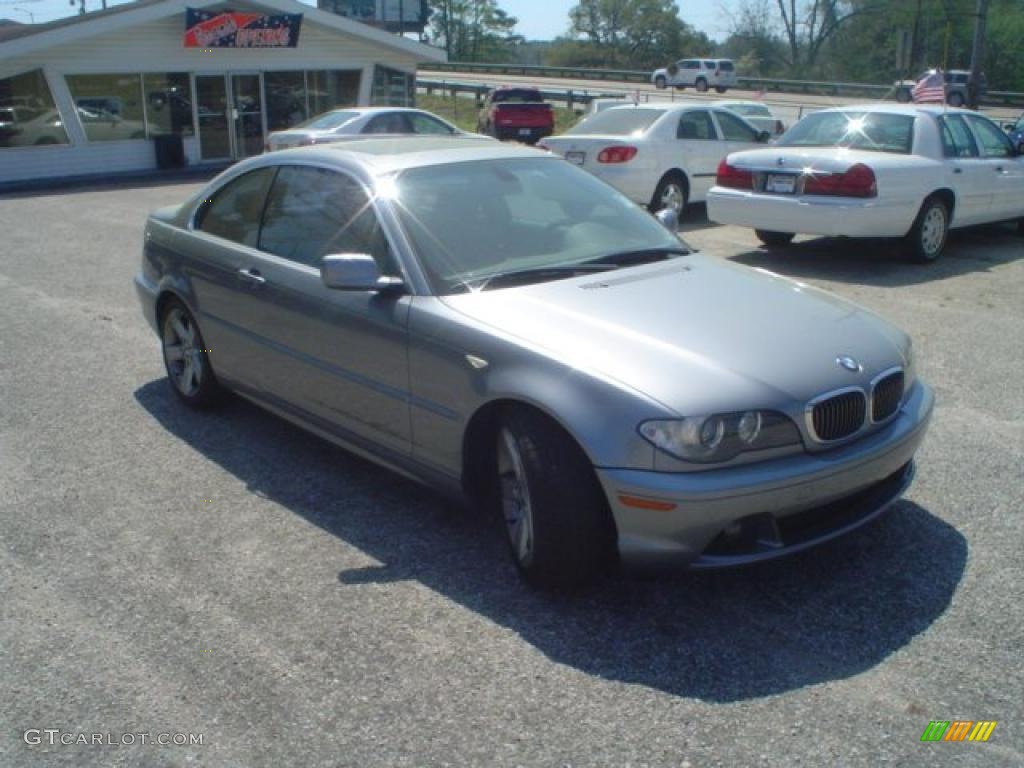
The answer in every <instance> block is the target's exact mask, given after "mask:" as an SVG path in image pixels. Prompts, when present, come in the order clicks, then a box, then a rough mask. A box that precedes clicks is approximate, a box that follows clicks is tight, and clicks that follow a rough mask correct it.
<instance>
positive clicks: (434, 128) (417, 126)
mask: <svg viewBox="0 0 1024 768" xmlns="http://www.w3.org/2000/svg"><path fill="white" fill-rule="evenodd" d="M409 122H411V123H412V132H413V133H432V134H440V135H442V136H451V135H452V133H453V131H452V129H451V128H449V127H448V126H447V125H445V124H444V123H442V122H441V121H440V120H438V119H436V118H433V117H431V116H430V115H423V114H420V113H419V112H410V113H409Z"/></svg>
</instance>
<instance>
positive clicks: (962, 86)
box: [893, 69, 988, 107]
mask: <svg viewBox="0 0 1024 768" xmlns="http://www.w3.org/2000/svg"><path fill="white" fill-rule="evenodd" d="M934 72H935V70H934V69H929V70H925V71H924V72H922V73H921V74H920V75H919V76H918V78H917V79H916V80H897V81H896V82H895V83H894V84H893V87H894V88H895V89H896V101H898V102H900V103H901V104H907V103H909V102H911V101H913V90H914V86H915V85H917V83H918V82H920V81H921V80H923V79H924V78H926V77H928V76H929V75H931V74H933V73H934ZM970 78H971V73H970V71H969V70H966V69H949V70H946V71H945V72H944V73H943V79H944V80H945V81H946V103H947V104H949V105H950V106H951V107H962V106H963V105H964V104H966V103H967V83H968V82H969V81H970ZM987 90H988V82H987V80H986V79H985V75H984V74H982V76H981V92H980V93H979V96H982V95H984V94H985V93H986V91H987Z"/></svg>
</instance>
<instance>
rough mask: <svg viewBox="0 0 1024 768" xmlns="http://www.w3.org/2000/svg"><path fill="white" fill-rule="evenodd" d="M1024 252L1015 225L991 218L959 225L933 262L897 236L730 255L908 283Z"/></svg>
mask: <svg viewBox="0 0 1024 768" xmlns="http://www.w3.org/2000/svg"><path fill="white" fill-rule="evenodd" d="M1020 258H1024V237H1021V236H1020V235H1018V234H1017V225H1016V224H1013V225H1010V224H991V225H987V226H984V227H971V228H968V229H962V230H956V231H954V232H951V233H950V235H949V241H948V243H947V244H946V250H945V252H944V253H943V254H942V256H940V257H939V259H938V260H937V261H935V262H933V263H931V264H912V263H909V262H908V261H907V260H906V259H905V258H904V256H903V253H902V252H901V250H900V244H899V242H898V241H892V240H849V239H846V238H832V237H815V238H810V239H800V240H798V241H797V242H794V243H793V244H791V245H789V246H786V247H784V248H767V247H764V246H762V247H760V248H757V249H754V250H750V251H746V252H744V253H740V254H738V255H736V256H733V257H732V260H733V261H738V262H740V263H741V264H746V265H748V266H751V267H763V268H764V269H768V270H771V271H772V272H777V273H779V274H781V275H786V276H787V277H793V278H821V279H823V280H834V281H837V282H842V283H857V284H863V285H876V286H891V287H896V286H904V285H916V284H917V283H926V282H933V281H938V280H945V279H947V278H952V277H958V276H960V275H963V274H968V273H972V272H988V271H989V270H991V269H992V268H993V267H996V266H998V265H1000V264H1006V263H1009V262H1012V261H1016V260H1017V259H1020Z"/></svg>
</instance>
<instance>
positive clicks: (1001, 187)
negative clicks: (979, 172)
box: [964, 115, 1024, 221]
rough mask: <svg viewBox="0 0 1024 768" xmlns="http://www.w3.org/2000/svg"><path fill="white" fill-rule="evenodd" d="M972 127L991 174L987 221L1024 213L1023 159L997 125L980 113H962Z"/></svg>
mask: <svg viewBox="0 0 1024 768" xmlns="http://www.w3.org/2000/svg"><path fill="white" fill-rule="evenodd" d="M964 119H965V120H966V121H967V122H968V123H969V124H970V126H971V128H972V129H973V130H974V135H975V137H976V138H977V140H978V146H979V147H980V149H981V157H982V159H983V162H984V163H985V165H986V166H987V167H988V169H989V171H990V173H991V176H990V177H989V178H990V179H991V181H990V184H991V190H992V204H991V208H990V210H991V213H990V215H989V216H987V217H986V219H987V220H988V221H999V220H1001V219H1011V218H1018V217H1020V216H1024V158H1022V157H1021V156H1020V155H1019V154H1018V153H1017V150H1016V149H1014V146H1013V143H1012V142H1011V141H1010V139H1009V137H1008V136H1007V135H1006V134H1005V133H1003V132H1002V131H1001V130H999V126H997V125H996V124H995V123H993V122H992V121H991V120H989V119H988V118H985V117H982V116H981V115H965V116H964Z"/></svg>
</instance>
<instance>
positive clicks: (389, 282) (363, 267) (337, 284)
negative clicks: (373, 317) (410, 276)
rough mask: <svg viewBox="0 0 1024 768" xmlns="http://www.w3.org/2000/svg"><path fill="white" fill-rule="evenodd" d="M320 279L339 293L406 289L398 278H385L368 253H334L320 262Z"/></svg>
mask: <svg viewBox="0 0 1024 768" xmlns="http://www.w3.org/2000/svg"><path fill="white" fill-rule="evenodd" d="M320 279H321V280H323V282H324V285H326V286H327V287H328V288H333V289H335V290H338V291H380V292H383V291H389V292H390V291H395V290H399V289H401V288H404V287H405V283H403V282H402V279H401V278H398V277H384V276H382V275H381V273H380V268H379V267H378V266H377V262H376V261H375V260H374V258H373V256H370V255H369V254H367V253H332V254H328V255H327V256H324V258H323V261H321V262H320Z"/></svg>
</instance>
